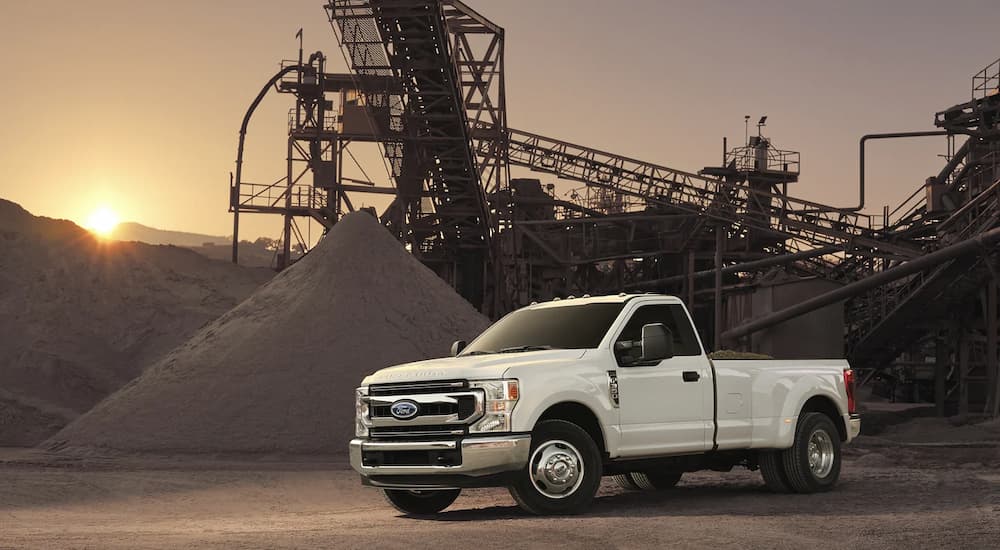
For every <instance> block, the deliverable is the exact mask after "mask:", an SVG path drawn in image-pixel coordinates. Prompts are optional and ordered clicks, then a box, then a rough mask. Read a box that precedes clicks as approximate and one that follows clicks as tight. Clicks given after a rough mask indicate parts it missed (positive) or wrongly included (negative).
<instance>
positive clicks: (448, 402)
mask: <svg viewBox="0 0 1000 550" xmlns="http://www.w3.org/2000/svg"><path fill="white" fill-rule="evenodd" d="M364 399H366V400H367V401H368V411H369V413H368V414H369V417H368V418H367V419H366V421H367V424H368V425H369V435H370V437H372V438H373V439H377V438H425V437H459V436H461V435H463V434H465V433H467V427H468V425H470V424H472V423H474V422H475V421H477V420H479V419H480V418H482V416H483V412H484V406H485V394H484V393H483V391H482V390H479V389H470V388H469V383H468V382H467V381H465V380H447V381H442V382H408V383H393V384H375V385H372V386H370V387H369V388H368V395H367V396H365V397H364ZM400 401H407V402H410V404H415V405H416V408H417V411H416V414H414V415H413V416H412V417H410V418H397V417H395V416H393V414H392V408H393V405H394V404H397V403H398V402H400Z"/></svg>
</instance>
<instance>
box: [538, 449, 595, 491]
mask: <svg viewBox="0 0 1000 550" xmlns="http://www.w3.org/2000/svg"><path fill="white" fill-rule="evenodd" d="M583 468H584V464H583V457H582V456H581V455H580V451H578V450H577V448H576V447H574V446H573V445H571V444H569V443H568V442H566V441H562V440H558V439H556V440H552V441H546V442H545V443H542V444H541V445H539V446H538V448H537V449H535V452H534V453H532V454H531V460H530V461H529V462H528V475H530V476H531V484H532V485H534V487H535V489H536V490H537V491H538V492H539V493H541V494H543V495H545V496H546V497H549V498H566V497H568V496H570V495H572V494H573V493H574V492H576V490H577V489H578V488H579V487H580V484H581V483H583Z"/></svg>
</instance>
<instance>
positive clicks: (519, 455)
mask: <svg viewBox="0 0 1000 550" xmlns="http://www.w3.org/2000/svg"><path fill="white" fill-rule="evenodd" d="M458 450H460V451H461V461H460V463H458V464H449V465H439V464H421V465H371V464H366V463H365V454H366V453H368V452H379V453H393V452H409V451H418V452H420V451H429V452H449V451H451V452H454V451H458ZM530 450H531V436H530V435H528V434H517V435H506V436H499V437H496V436H492V437H466V438H463V439H460V440H441V441H370V440H367V439H353V440H351V467H352V468H354V469H355V470H356V471H357V472H358V473H359V474H361V475H362V476H364V477H366V478H369V479H370V478H372V477H376V478H379V479H384V478H382V476H402V477H414V476H463V477H465V476H471V477H480V476H490V475H494V474H500V473H503V472H510V471H514V470H520V469H521V468H523V467H524V465H525V464H527V463H528V453H529V451H530ZM380 485H381V483H380Z"/></svg>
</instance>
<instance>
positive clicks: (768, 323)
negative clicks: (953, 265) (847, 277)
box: [722, 228, 1000, 341]
mask: <svg viewBox="0 0 1000 550" xmlns="http://www.w3.org/2000/svg"><path fill="white" fill-rule="evenodd" d="M997 241H1000V228H996V229H991V230H990V231H987V232H985V233H981V234H979V235H977V236H975V237H973V238H971V239H967V240H964V241H962V242H960V243H956V244H953V245H951V246H946V247H944V248H942V249H941V250H936V251H934V252H931V253H930V254H926V255H924V256H920V257H919V258H915V259H913V260H910V261H908V262H906V263H903V264H900V265H898V266H896V267H893V268H891V269H887V270H885V271H880V272H878V273H876V274H874V275H872V276H871V277H868V278H866V279H862V280H860V281H857V282H854V283H851V284H849V285H846V286H843V287H840V288H838V289H835V290H832V291H830V292H827V293H826V294H820V295H819V296H815V297H813V298H810V299H808V300H806V301H804V302H800V303H798V304H795V305H794V306H791V307H787V308H785V309H782V310H779V311H776V312H774V313H771V314H769V315H765V316H764V317H761V318H760V319H757V320H755V321H750V322H749V323H744V324H742V325H740V326H738V327H734V328H732V329H729V330H727V331H726V332H724V333H723V334H722V338H723V340H729V341H732V340H737V339H739V338H742V337H743V336H746V335H748V334H752V333H754V332H758V331H760V330H763V329H766V328H769V327H772V326H774V325H777V324H778V323H782V322H785V321H787V320H789V319H794V318H795V317H798V316H800V315H805V314H806V313H809V312H811V311H814V310H817V309H819V308H821V307H824V306H828V305H830V304H833V303H836V302H839V301H841V300H846V299H848V298H852V297H854V296H857V295H858V294H861V293H862V292H865V291H867V290H870V289H872V288H875V287H878V286H881V285H883V284H886V283H889V282H892V281H895V280H896V279H901V278H903V277H905V276H907V275H911V274H913V273H917V272H919V271H923V270H925V269H928V268H931V267H934V266H937V265H938V264H941V263H944V262H946V261H948V260H953V259H955V258H958V257H961V256H965V255H968V254H973V253H976V252H977V251H979V250H981V249H984V248H986V247H987V246H989V245H992V244H994V243H996V242H997Z"/></svg>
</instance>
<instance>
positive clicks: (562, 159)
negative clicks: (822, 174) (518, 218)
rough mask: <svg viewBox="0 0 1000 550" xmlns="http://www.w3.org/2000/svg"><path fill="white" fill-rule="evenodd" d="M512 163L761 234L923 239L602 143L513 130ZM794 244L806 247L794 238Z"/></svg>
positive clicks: (890, 247)
mask: <svg viewBox="0 0 1000 550" xmlns="http://www.w3.org/2000/svg"><path fill="white" fill-rule="evenodd" d="M508 136H509V138H508V139H509V158H510V163H511V164H512V165H516V166H524V167H527V168H530V169H531V170H533V171H536V172H544V173H549V174H554V175H556V176H559V177H560V178H564V179H569V180H574V181H579V182H583V183H585V184H587V185H590V186H596V187H602V188H606V189H609V190H612V191H614V192H616V193H620V194H623V195H629V196H634V197H639V198H642V199H644V200H645V201H648V202H649V203H654V204H660V205H664V206H667V207H671V208H676V209H677V210H681V211H685V212H692V213H696V214H701V215H704V216H707V217H709V218H712V219H714V220H716V221H718V222H722V223H726V224H733V225H734V226H738V227H743V228H746V229H749V230H756V231H757V232H758V233H757V234H765V235H772V236H776V237H780V238H781V239H782V240H784V239H791V240H793V241H798V242H800V243H802V244H805V245H807V246H808V247H815V246H828V245H834V246H837V247H838V248H841V249H843V250H844V251H845V252H848V253H852V254H862V255H867V256H890V257H900V258H912V257H915V256H918V255H920V254H921V250H920V249H919V248H918V247H914V246H912V245H909V244H908V243H895V242H891V241H888V240H885V239H880V238H877V237H876V231H875V229H874V227H873V223H872V218H871V217H870V216H866V215H863V214H859V213H857V212H849V211H845V210H841V209H836V208H832V207H829V206H825V205H822V204H819V203H815V202H811V201H806V200H802V199H796V198H793V197H788V196H785V195H781V194H776V193H772V192H768V191H763V190H759V189H753V188H751V187H750V186H749V185H746V184H744V183H741V182H730V181H725V180H720V179H714V178H709V177H705V176H701V175H699V174H693V173H690V172H684V171H681V170H675V169H673V168H668V167H666V166H660V165H656V164H652V163H648V162H643V161H639V160H635V159H631V158H628V157H624V156H621V155H616V154H613V153H607V152H604V151H600V150H597V149H593V148H589V147H584V146H581V145H575V144H572V143H568V142H565V141H560V140H556V139H552V138H546V137H543V136H540V135H538V134H532V133H528V132H523V131H520V130H509V132H508ZM793 247H794V248H793V250H792V251H799V250H800V249H802V248H804V247H801V246H795V245H793Z"/></svg>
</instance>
